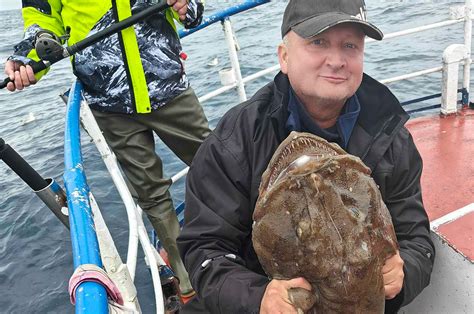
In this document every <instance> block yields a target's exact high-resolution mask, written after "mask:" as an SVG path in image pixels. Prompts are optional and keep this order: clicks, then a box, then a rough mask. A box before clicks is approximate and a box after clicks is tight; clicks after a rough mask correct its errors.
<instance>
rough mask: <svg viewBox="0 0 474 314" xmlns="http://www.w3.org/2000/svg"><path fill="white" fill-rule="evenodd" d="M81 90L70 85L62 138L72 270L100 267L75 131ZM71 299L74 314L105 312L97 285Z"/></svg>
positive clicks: (88, 284)
mask: <svg viewBox="0 0 474 314" xmlns="http://www.w3.org/2000/svg"><path fill="white" fill-rule="evenodd" d="M81 90H82V85H81V83H79V82H76V83H75V84H73V86H72V89H71V92H70V95H69V100H68V105H67V114H66V126H65V129H66V130H65V136H64V164H65V171H64V184H65V187H66V195H67V200H68V213H69V224H70V232H71V242H72V255H73V261H74V269H77V267H78V266H81V265H85V264H93V265H96V266H98V267H101V266H102V260H101V257H100V251H99V244H98V240H97V236H96V233H95V230H94V227H93V226H94V223H93V218H92V212H91V206H90V203H89V187H88V185H87V182H86V177H85V174H84V167H83V166H82V154H81V147H80V143H81V141H80V132H79V110H80V109H79V108H80V107H79V104H80V101H81V97H82V95H81ZM90 296H94V297H90ZM75 299H76V312H77V310H78V309H81V308H83V309H94V313H108V308H107V293H106V291H105V288H104V286H102V285H101V284H99V283H96V282H90V281H88V282H84V283H82V284H81V288H80V289H79V288H78V289H76V293H75ZM91 313H92V312H91Z"/></svg>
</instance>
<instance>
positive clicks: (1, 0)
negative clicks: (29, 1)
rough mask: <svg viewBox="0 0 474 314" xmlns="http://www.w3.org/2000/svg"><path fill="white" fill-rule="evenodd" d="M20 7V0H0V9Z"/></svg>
mask: <svg viewBox="0 0 474 314" xmlns="http://www.w3.org/2000/svg"><path fill="white" fill-rule="evenodd" d="M20 8H21V0H0V11H2V10H13V9H20Z"/></svg>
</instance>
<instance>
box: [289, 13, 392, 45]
mask: <svg viewBox="0 0 474 314" xmlns="http://www.w3.org/2000/svg"><path fill="white" fill-rule="evenodd" d="M342 23H357V24H360V25H361V26H362V29H363V31H364V33H365V34H366V35H367V36H369V37H370V38H373V39H375V40H382V38H383V33H382V31H381V30H379V29H378V28H377V27H376V26H375V25H373V24H371V23H369V22H366V21H363V20H359V19H358V18H356V17H353V16H351V15H348V14H345V13H334V12H331V13H326V14H322V15H318V16H314V17H311V18H309V19H307V20H305V21H303V22H301V23H299V24H296V25H294V26H293V27H291V29H292V30H293V31H294V32H295V33H296V34H298V35H300V36H301V37H303V38H310V37H313V36H316V35H318V34H320V33H322V32H324V31H325V30H327V29H328V28H331V27H333V26H335V25H338V24H342Z"/></svg>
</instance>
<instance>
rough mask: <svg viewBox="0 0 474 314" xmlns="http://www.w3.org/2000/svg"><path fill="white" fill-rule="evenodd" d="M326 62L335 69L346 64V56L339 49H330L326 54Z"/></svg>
mask: <svg viewBox="0 0 474 314" xmlns="http://www.w3.org/2000/svg"><path fill="white" fill-rule="evenodd" d="M326 64H327V65H328V66H329V67H331V68H334V69H339V68H342V67H344V66H345V65H346V57H345V56H344V54H343V53H342V52H341V51H340V50H339V49H330V51H328V53H327V55H326Z"/></svg>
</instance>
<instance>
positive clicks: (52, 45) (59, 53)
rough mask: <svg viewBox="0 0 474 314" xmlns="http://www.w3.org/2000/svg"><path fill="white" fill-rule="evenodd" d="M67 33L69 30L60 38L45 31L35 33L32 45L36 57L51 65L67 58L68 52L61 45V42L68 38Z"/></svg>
mask: <svg viewBox="0 0 474 314" xmlns="http://www.w3.org/2000/svg"><path fill="white" fill-rule="evenodd" d="M69 31H70V29H69V28H68V29H66V35H64V36H61V37H58V36H57V35H56V34H54V33H53V32H51V31H49V30H46V29H42V30H40V31H39V32H38V33H36V36H35V42H34V43H35V49H36V53H37V54H38V57H40V58H41V59H42V60H46V61H50V62H52V63H54V62H56V61H58V60H61V59H64V58H66V57H69V52H68V51H67V50H66V48H64V47H63V45H62V41H63V40H66V39H68V38H69Z"/></svg>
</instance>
